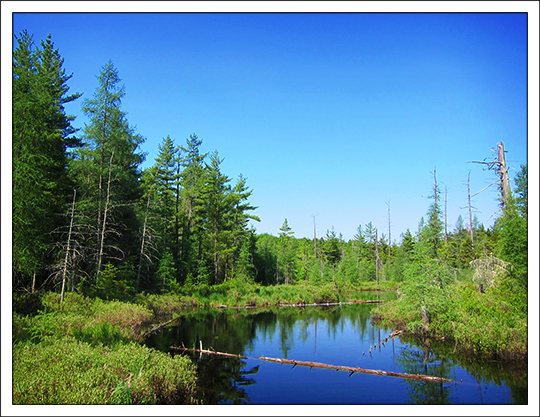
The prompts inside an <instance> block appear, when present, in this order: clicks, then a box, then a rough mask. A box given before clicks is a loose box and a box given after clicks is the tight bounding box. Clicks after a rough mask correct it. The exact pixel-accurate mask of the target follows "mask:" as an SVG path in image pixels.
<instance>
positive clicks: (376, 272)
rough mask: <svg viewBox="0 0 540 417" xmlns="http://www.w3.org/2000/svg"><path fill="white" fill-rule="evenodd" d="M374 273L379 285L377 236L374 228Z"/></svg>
mask: <svg viewBox="0 0 540 417" xmlns="http://www.w3.org/2000/svg"><path fill="white" fill-rule="evenodd" d="M375 274H376V276H377V285H379V236H378V232H377V229H375Z"/></svg>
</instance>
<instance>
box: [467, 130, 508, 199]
mask: <svg viewBox="0 0 540 417" xmlns="http://www.w3.org/2000/svg"><path fill="white" fill-rule="evenodd" d="M505 152H506V151H505V150H504V143H503V142H502V141H501V143H497V159H496V160H491V161H486V159H487V158H486V159H484V161H467V162H468V163H475V164H484V165H487V168H488V169H491V170H493V171H495V172H497V174H498V176H499V179H498V180H497V181H493V182H492V183H491V184H489V185H487V186H486V187H484V188H483V189H482V190H480V191H479V192H477V193H476V194H474V195H473V196H472V197H474V196H475V195H478V194H480V193H481V192H482V191H484V190H485V189H486V188H488V187H490V186H492V185H493V184H495V183H496V182H499V187H500V190H501V197H502V198H501V201H502V206H503V208H504V207H506V206H507V202H508V199H509V198H510V195H511V191H510V179H509V178H508V168H507V166H506V157H505V155H504V154H505Z"/></svg>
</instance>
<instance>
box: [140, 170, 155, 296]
mask: <svg viewBox="0 0 540 417" xmlns="http://www.w3.org/2000/svg"><path fill="white" fill-rule="evenodd" d="M158 172H159V171H158ZM156 177H157V173H156ZM154 185H156V181H155V178H154V181H153V182H152V185H151V186H150V190H149V191H148V200H147V201H146V212H145V214H144V224H143V232H142V239H141V251H140V253H139V267H138V269H137V281H136V284H135V291H136V292H138V291H139V282H140V279H141V267H142V262H143V257H144V258H146V259H147V260H148V261H150V258H149V256H148V255H146V253H145V252H144V245H145V243H146V230H147V226H146V225H147V222H148V213H149V212H150V200H151V198H152V189H153V188H154Z"/></svg>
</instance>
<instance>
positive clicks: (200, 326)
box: [146, 304, 528, 405]
mask: <svg viewBox="0 0 540 417" xmlns="http://www.w3.org/2000/svg"><path fill="white" fill-rule="evenodd" d="M372 308H374V304H353V305H337V306H328V307H321V306H317V307H305V308H298V307H273V308H270V309H268V308H267V309H223V310H216V309H204V310H203V309H198V310H194V311H193V312H191V313H187V314H185V315H183V316H182V317H181V318H179V319H178V320H177V321H175V322H174V323H173V324H174V325H171V326H169V327H166V328H165V329H163V330H162V331H160V332H159V333H156V334H154V335H152V336H151V337H149V338H148V340H147V341H146V344H147V346H150V347H154V348H156V349H159V350H162V351H171V352H172V353H173V354H188V355H190V356H191V358H192V359H193V360H194V361H195V362H196V363H197V365H198V374H199V382H198V390H197V395H198V400H199V402H200V403H202V404H311V405H313V404H527V400H528V397H527V396H528V391H527V369H526V367H525V369H521V368H520V369H517V368H516V367H515V366H514V367H508V366H505V364H501V363H497V362H489V363H487V362H486V363H480V362H477V361H475V360H474V359H471V358H461V359H459V358H458V357H457V356H456V354H455V352H454V350H455V346H454V345H453V344H448V343H446V344H445V343H441V342H438V341H434V340H432V341H429V340H424V341H416V340H405V339H404V338H402V337H401V336H395V337H393V338H389V339H388V340H386V343H383V342H384V341H385V339H386V338H388V337H389V336H390V334H391V329H384V328H380V327H376V326H374V325H372V324H371V316H370V310H371V309H372ZM200 343H202V347H203V349H209V348H210V349H213V350H215V351H218V352H226V353H231V354H237V355H242V356H244V357H246V358H245V359H241V358H233V357H223V356H217V355H210V354H200V353H194V352H183V351H179V350H172V349H170V347H171V346H176V347H182V346H185V347H186V348H191V349H193V348H196V349H198V348H199V346H200ZM257 357H270V358H285V359H292V360H297V361H311V362H320V363H325V364H331V365H342V366H349V367H357V368H363V369H373V370H381V371H386V372H399V373H407V374H423V375H430V376H437V377H442V378H446V379H450V380H452V382H444V383H442V382H432V381H421V380H420V381H419V380H413V379H405V378H400V377H391V376H386V375H382V376H381V375H370V374H365V373H358V372H356V373H353V374H350V373H349V372H344V371H336V370H331V369H319V368H310V367H305V366H293V365H288V364H287V365H286V364H280V363H274V362H266V361H262V360H259V359H255V358H257Z"/></svg>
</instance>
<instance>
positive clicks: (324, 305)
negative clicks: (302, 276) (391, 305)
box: [216, 299, 384, 309]
mask: <svg viewBox="0 0 540 417" xmlns="http://www.w3.org/2000/svg"><path fill="white" fill-rule="evenodd" d="M372 303H373V304H378V303H384V300H354V299H353V300H350V301H344V302H343V301H342V302H340V303H330V302H327V303H325V302H321V303H309V304H308V303H296V304H275V305H274V307H326V306H340V305H351V304H372ZM264 307H272V305H265V306H256V305H245V306H230V307H229V306H226V305H223V304H222V305H218V306H216V308H229V309H244V308H264Z"/></svg>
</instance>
